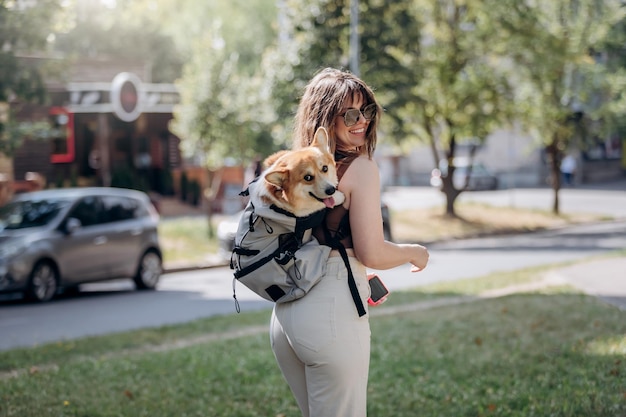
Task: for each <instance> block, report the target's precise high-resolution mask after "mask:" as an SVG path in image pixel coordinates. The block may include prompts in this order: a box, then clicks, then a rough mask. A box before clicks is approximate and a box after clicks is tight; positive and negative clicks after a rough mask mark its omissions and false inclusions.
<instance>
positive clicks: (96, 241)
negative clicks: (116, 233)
mask: <svg viewBox="0 0 626 417" xmlns="http://www.w3.org/2000/svg"><path fill="white" fill-rule="evenodd" d="M107 241H108V239H107V238H106V236H98V237H97V238H95V239H94V240H93V244H94V245H104V244H105V243H107Z"/></svg>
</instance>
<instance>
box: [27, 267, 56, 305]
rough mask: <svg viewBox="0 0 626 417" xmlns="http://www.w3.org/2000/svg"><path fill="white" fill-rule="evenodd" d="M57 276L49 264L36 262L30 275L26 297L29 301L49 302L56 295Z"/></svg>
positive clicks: (54, 269)
mask: <svg viewBox="0 0 626 417" xmlns="http://www.w3.org/2000/svg"><path fill="white" fill-rule="evenodd" d="M58 275H59V274H58V273H57V270H56V268H55V267H54V265H52V264H51V263H50V262H47V261H42V262H38V263H37V264H36V265H35V267H34V268H33V271H32V272H31V274H30V280H29V284H28V291H27V296H28V298H29V299H31V300H34V301H38V302H44V301H50V300H51V299H52V298H53V297H54V296H55V295H56V293H57V289H58V285H59V276H58Z"/></svg>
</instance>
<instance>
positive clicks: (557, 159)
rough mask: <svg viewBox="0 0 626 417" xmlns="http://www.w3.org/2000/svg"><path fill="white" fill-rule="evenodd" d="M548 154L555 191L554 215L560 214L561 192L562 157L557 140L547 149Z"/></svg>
mask: <svg viewBox="0 0 626 417" xmlns="http://www.w3.org/2000/svg"><path fill="white" fill-rule="evenodd" d="M546 151H547V154H548V162H549V164H550V185H551V186H552V191H554V200H553V203H552V213H553V214H555V215H557V216H558V215H559V214H560V207H559V190H560V189H561V156H562V152H561V151H559V147H558V145H557V141H556V139H555V140H554V141H553V142H552V143H551V144H550V145H548V146H547V147H546Z"/></svg>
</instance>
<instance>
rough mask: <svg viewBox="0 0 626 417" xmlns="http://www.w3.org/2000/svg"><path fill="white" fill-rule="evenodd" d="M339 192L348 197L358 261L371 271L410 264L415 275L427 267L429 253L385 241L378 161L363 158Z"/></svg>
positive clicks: (343, 181) (421, 249)
mask: <svg viewBox="0 0 626 417" xmlns="http://www.w3.org/2000/svg"><path fill="white" fill-rule="evenodd" d="M339 189H340V190H341V191H343V192H344V193H345V194H346V202H345V203H344V205H346V206H347V207H348V208H349V210H350V229H351V230H352V241H353V244H354V251H355V255H356V257H357V258H358V259H359V260H360V261H361V262H362V263H363V265H365V266H366V267H368V268H372V269H389V268H393V267H396V266H399V265H403V264H406V263H411V264H413V268H411V271H413V272H416V271H419V270H422V269H424V268H425V267H426V264H427V263H428V251H427V250H426V248H425V247H423V246H421V245H417V244H396V243H392V242H388V241H386V240H385V239H384V234H383V220H382V214H381V209H380V176H379V171H378V165H377V164H376V162H375V161H373V160H371V159H368V158H367V157H364V156H361V157H359V158H357V159H355V160H354V161H353V162H352V164H350V167H349V168H348V169H347V170H346V172H345V174H344V175H343V178H342V179H341V182H340V183H339Z"/></svg>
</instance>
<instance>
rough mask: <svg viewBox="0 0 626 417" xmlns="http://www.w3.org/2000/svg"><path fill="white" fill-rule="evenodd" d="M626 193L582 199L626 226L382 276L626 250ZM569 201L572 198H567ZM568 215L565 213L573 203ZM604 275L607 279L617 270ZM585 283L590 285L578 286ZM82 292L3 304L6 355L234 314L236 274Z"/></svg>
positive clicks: (576, 232)
mask: <svg viewBox="0 0 626 417" xmlns="http://www.w3.org/2000/svg"><path fill="white" fill-rule="evenodd" d="M405 191H406V193H405V194H404V195H403V196H396V197H397V198H396V199H394V200H396V201H400V202H401V203H402V204H406V202H407V201H410V200H411V198H414V199H416V201H417V202H414V203H413V204H417V203H419V204H422V202H423V200H424V199H426V197H425V196H431V197H432V198H441V196H440V195H439V194H438V193H437V194H434V193H433V190H431V189H407V190H405ZM520 191H521V190H520ZM528 191H529V193H530V192H532V190H528ZM572 191H576V193H574V194H575V195H579V194H580V193H585V191H584V190H580V191H579V190H572ZM394 192H396V193H397V192H398V191H397V190H396V191H394ZM506 192H507V191H500V192H495V193H494V194H493V196H494V198H496V199H497V198H501V197H499V196H501V194H502V193H506ZM542 192H544V190H539V191H538V193H539V194H541V193H542ZM468 194H469V193H468ZM472 194H476V198H485V197H486V196H488V194H484V193H472ZM565 194H567V193H565ZM565 194H564V195H565ZM624 194H625V193H623V191H622V192H621V193H620V192H616V191H613V190H586V193H585V194H580V195H582V196H585V200H589V201H592V202H593V204H591V206H593V207H597V208H602V209H603V210H604V209H607V207H610V209H611V210H614V211H615V213H616V214H615V215H616V216H617V217H621V218H622V219H623V220H621V221H616V222H612V223H602V224H596V225H584V226H578V227H573V228H567V229H561V230H554V231H546V232H541V233H533V234H522V235H517V236H502V237H493V238H484V239H468V240H462V241H454V242H445V243H439V244H433V245H430V247H429V249H430V252H431V261H430V264H429V266H428V268H427V269H426V270H425V271H423V272H420V273H417V274H411V273H410V272H409V267H408V266H402V267H398V268H395V269H392V270H388V271H381V272H380V274H381V277H383V279H384V280H385V282H386V284H387V285H388V286H389V287H390V289H391V290H394V289H400V288H407V287H414V286H419V285H423V284H427V283H431V282H436V281H442V280H456V279H462V278H472V277H477V276H481V275H484V274H487V273H494V272H498V271H509V270H515V269H519V268H524V267H529V266H534V265H544V264H551V263H555V262H560V261H567V260H578V259H582V258H584V257H587V256H590V255H594V254H600V253H606V252H608V251H611V250H615V249H623V248H625V247H626V203H624V204H622V203H621V201H622V200H621V199H622V198H624V197H625V196H624ZM431 197H429V198H431ZM542 198H544V199H545V197H542ZM388 201H389V200H388ZM524 201H527V204H530V202H531V201H532V198H530V197H529V198H528V199H526V198H525V199H524ZM563 201H567V199H566V198H564V200H563ZM544 203H545V201H544ZM615 204H618V207H613V206H614V205H615ZM563 209H564V212H566V211H567V210H568V207H567V205H565V206H564V207H563ZM607 210H608V209H607ZM620 265H621V264H620ZM617 268H618V270H617V271H613V272H614V274H615V277H616V278H618V279H621V280H622V281H621V282H622V283H624V280H625V279H626V273H625V272H624V270H623V269H619V265H618V266H617ZM603 273H604V274H605V275H604V276H606V275H607V274H609V273H611V271H604V272H603ZM620 277H621V278H620ZM583 281H584V280H583ZM583 284H584V282H583V283H581V284H580V285H583ZM83 289H84V290H85V291H84V292H82V293H81V294H79V295H77V296H72V297H62V298H60V299H57V300H54V301H53V302H51V303H47V304H42V305H38V304H27V303H23V302H21V301H11V302H4V303H0V350H6V349H10V348H13V347H21V346H33V345H36V344H42V343H46V342H52V341H58V340H67V339H74V338H79V337H83V336H87V335H99V334H107V333H112V332H119V331H125V330H132V329H138V328H144V327H156V326H161V325H165V324H175V323H182V322H187V321H190V320H194V319H198V318H203V317H208V316H212V315H216V314H230V313H233V312H234V311H235V309H234V302H233V299H232V273H231V271H230V270H229V269H228V268H223V267H221V268H214V269H208V270H198V271H189V272H178V273H171V274H167V275H165V276H164V277H163V279H162V282H161V283H160V285H159V288H158V291H155V292H136V291H133V286H132V284H131V283H130V282H129V281H119V282H113V283H102V284H90V285H87V286H84V287H83ZM237 296H238V299H239V300H240V303H241V308H242V310H243V311H250V310H253V309H259V308H268V307H270V303H268V302H265V301H263V300H261V299H260V298H258V297H257V296H256V295H254V294H252V293H251V292H250V291H248V290H247V289H246V288H245V287H243V286H242V285H237Z"/></svg>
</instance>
